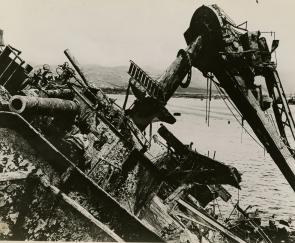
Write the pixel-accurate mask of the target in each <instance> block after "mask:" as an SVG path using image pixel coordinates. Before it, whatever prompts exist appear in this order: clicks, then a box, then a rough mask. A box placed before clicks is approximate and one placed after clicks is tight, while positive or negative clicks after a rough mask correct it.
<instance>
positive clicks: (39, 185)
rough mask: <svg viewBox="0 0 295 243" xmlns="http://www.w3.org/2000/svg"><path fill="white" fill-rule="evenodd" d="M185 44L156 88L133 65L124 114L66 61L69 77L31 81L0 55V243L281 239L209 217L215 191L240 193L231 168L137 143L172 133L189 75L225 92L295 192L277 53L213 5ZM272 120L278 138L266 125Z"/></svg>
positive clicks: (246, 224) (174, 148)
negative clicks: (149, 133) (172, 104)
mask: <svg viewBox="0 0 295 243" xmlns="http://www.w3.org/2000/svg"><path fill="white" fill-rule="evenodd" d="M184 37H185V40H186V42H187V45H188V46H187V48H186V49H185V50H180V51H179V53H178V55H177V57H176V59H175V61H174V62H173V63H172V64H171V65H170V66H169V67H168V69H167V70H166V71H165V73H164V74H163V75H162V76H161V77H160V78H159V79H158V80H154V79H152V78H151V77H149V76H148V75H147V74H146V73H145V72H144V71H143V70H142V69H141V68H140V67H138V66H137V65H136V64H135V63H134V62H131V65H130V68H129V71H128V73H129V75H130V76H131V79H130V81H129V86H128V90H127V91H128V93H129V91H130V89H132V91H133V93H134V95H135V97H136V100H135V101H134V104H133V105H132V106H131V108H129V109H126V102H125V104H124V106H123V108H120V107H118V106H117V105H116V104H115V103H114V101H113V100H112V99H110V98H108V97H107V96H106V95H105V94H104V93H103V92H102V90H101V89H99V88H97V87H93V86H91V85H89V80H88V79H87V78H86V77H85V75H84V73H83V71H82V69H81V67H80V66H79V64H78V63H77V61H76V60H75V59H74V58H73V56H72V55H71V54H70V52H69V51H68V50H66V51H65V55H66V56H67V58H68V59H69V61H70V62H71V64H72V66H73V68H72V67H70V66H69V65H68V64H67V63H65V64H63V65H60V66H59V67H58V68H57V73H56V74H53V73H52V72H51V71H50V68H49V67H47V66H44V67H43V69H40V70H39V71H38V72H35V73H34V74H33V75H30V76H29V73H30V72H31V71H32V67H31V66H30V65H27V64H25V62H24V61H23V60H22V59H21V58H20V56H19V55H20V51H18V50H17V49H15V48H13V47H11V46H9V45H7V46H5V48H3V49H2V51H1V53H0V84H1V86H0V87H1V102H0V105H1V106H0V107H1V112H0V116H1V119H0V125H1V126H0V127H1V128H0V132H1V138H0V139H1V141H0V148H1V149H0V153H1V163H0V169H1V176H0V188H1V190H0V193H1V195H2V197H1V199H0V212H1V214H0V215H1V217H0V220H1V231H0V235H1V239H2V240H11V239H14V240H71V241H82V240H83V241H154V242H162V241H171V242H180V241H181V242H257V241H261V242H271V241H273V240H278V239H279V238H278V237H282V236H278V234H276V233H277V231H276V229H272V228H266V229H263V228H262V227H261V226H260V225H259V222H257V221H255V220H254V219H251V218H249V216H248V214H247V213H246V212H245V211H244V210H242V209H241V208H240V207H239V205H238V204H237V205H235V209H236V210H238V211H239V212H240V213H241V214H242V215H243V216H242V217H241V218H240V219H227V221H226V222H221V221H220V220H219V219H217V218H216V215H214V213H212V212H209V211H208V210H206V208H205V207H206V206H207V205H208V203H210V202H211V201H212V200H214V199H215V198H216V197H221V198H222V199H223V200H224V201H228V200H229V199H230V197H231V195H230V194H229V193H228V192H227V191H226V190H225V188H224V187H223V186H222V185H223V184H228V185H231V186H233V187H236V188H240V186H239V183H240V182H241V176H240V173H239V172H238V171H237V169H236V168H234V167H232V166H228V165H226V164H224V163H222V162H219V161H216V160H214V159H211V158H209V157H207V156H204V155H202V154H200V153H198V152H196V151H195V150H192V149H191V148H190V147H189V146H186V145H184V144H183V143H182V142H181V141H179V140H178V139H177V138H176V137H175V136H174V135H173V134H172V133H171V132H170V131H169V130H168V129H167V128H166V127H165V126H163V125H162V126H161V127H160V129H159V130H158V133H159V135H160V136H161V137H162V141H166V143H167V145H165V146H164V144H163V142H161V141H160V138H158V139H155V140H149V139H148V138H146V137H145V136H144V133H143V132H144V130H145V129H146V128H147V127H148V125H150V124H151V123H152V122H153V121H155V120H156V119H157V120H158V121H162V122H167V123H170V124H173V123H174V122H175V121H176V119H175V118H174V116H173V115H171V114H170V113H169V111H168V110H167V109H166V108H165V105H166V104H167V102H168V101H169V99H170V98H171V96H172V95H173V94H174V92H175V91H176V89H177V88H178V87H179V86H181V87H183V88H185V87H188V85H189V82H190V76H191V67H192V66H193V67H196V68H198V69H199V70H200V71H202V73H203V74H204V76H206V77H207V78H208V79H209V80H210V82H214V84H215V85H217V89H219V90H220V91H222V92H223V90H224V91H226V93H227V95H228V97H229V99H230V100H231V101H232V102H233V103H234V105H235V106H236V108H237V109H238V111H239V113H240V114H241V116H242V117H243V119H245V120H246V121H247V122H248V123H249V124H250V126H251V127H252V129H253V131H254V132H255V134H256V136H257V137H258V138H259V139H260V141H261V143H262V144H263V145H264V146H265V148H266V150H267V151H268V153H269V154H270V155H271V157H272V158H273V160H274V162H275V163H276V164H277V166H278V167H279V168H280V170H281V172H282V174H283V175H284V176H285V178H286V179H287V181H288V182H289V184H290V185H291V187H292V188H293V189H295V180H294V172H295V168H294V166H295V165H294V157H293V154H294V150H293V149H291V147H290V144H289V143H290V139H294V121H293V118H292V115H291V113H290V110H289V107H288V104H287V102H286V97H285V94H284V91H283V87H282V85H281V82H280V79H279V76H278V73H277V71H276V66H275V64H274V63H273V62H271V53H272V52H273V51H274V49H275V48H276V46H277V44H278V43H277V41H276V40H275V41H274V42H273V46H272V49H271V50H269V49H268V46H267V44H266V39H265V38H264V37H261V36H260V32H258V31H257V32H250V31H248V30H246V29H242V28H241V27H239V26H236V25H235V24H234V22H233V21H232V20H230V18H229V17H227V16H226V15H225V14H224V13H223V11H222V10H221V9H220V8H218V7H217V6H216V5H212V6H202V7H200V8H198V9H197V10H196V11H195V13H194V14H193V17H192V20H191V23H190V26H189V28H188V29H187V31H186V32H185V34H184ZM185 76H187V81H185V82H183V80H184V78H185ZM256 76H263V77H264V78H265V81H266V85H267V88H268V92H269V96H270V97H271V99H270V98H268V99H267V98H266V97H265V96H263V95H262V90H261V87H259V86H257V85H255V82H254V78H255V77H256ZM213 77H216V79H217V80H218V81H216V80H214V78H213ZM211 85H212V83H211ZM128 93H127V95H126V101H127V98H128ZM269 108H272V109H273V111H274V115H275V118H276V123H277V126H278V129H279V132H277V131H276V128H275V126H273V124H272V123H270V122H269V120H268V119H267V117H266V115H265V113H264V111H265V110H266V109H269ZM287 130H288V132H286V131H287ZM289 132H291V135H292V136H291V137H290V136H288V134H289ZM155 151H157V152H155Z"/></svg>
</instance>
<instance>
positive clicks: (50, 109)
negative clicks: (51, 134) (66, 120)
mask: <svg viewBox="0 0 295 243" xmlns="http://www.w3.org/2000/svg"><path fill="white" fill-rule="evenodd" d="M9 109H10V111H13V112H15V113H18V114H23V113H33V114H44V115H58V114H65V115H66V114H72V115H77V114H78V113H79V110H80V106H79V104H78V103H76V102H74V101H70V100H63V99H58V98H40V97H34V96H21V95H15V96H12V97H11V99H10V100H9Z"/></svg>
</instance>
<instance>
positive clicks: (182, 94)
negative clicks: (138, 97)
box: [102, 88, 227, 100]
mask: <svg viewBox="0 0 295 243" xmlns="http://www.w3.org/2000/svg"><path fill="white" fill-rule="evenodd" d="M102 91H104V92H105V93H106V94H120V95H125V94H126V89H112V88H102ZM131 93H132V92H131ZM172 97H173V98H191V99H200V100H203V99H206V98H207V94H206V93H205V92H199V93H185V92H176V93H175V94H174V95H173V96H172ZM224 97H225V98H227V97H226V96H224ZM221 98H222V97H221V95H220V94H218V93H216V92H214V93H213V94H212V99H221Z"/></svg>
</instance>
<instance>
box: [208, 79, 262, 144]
mask: <svg viewBox="0 0 295 243" xmlns="http://www.w3.org/2000/svg"><path fill="white" fill-rule="evenodd" d="M213 83H214V85H215V87H216V89H217V90H218V92H219V94H220V95H221V97H222V100H223V101H224V103H225V105H226V106H227V108H228V109H229V111H230V112H231V113H232V115H233V116H234V118H235V119H236V120H237V122H238V123H239V124H240V126H243V124H242V122H241V121H240V120H239V119H238V118H237V116H236V115H235V114H234V112H233V111H232V109H231V108H230V106H229V105H228V104H227V102H226V101H225V98H223V95H224V92H223V91H222V90H221V88H220V87H219V86H218V85H217V83H216V82H215V81H214V82H213ZM229 103H230V104H231V105H232V106H233V104H232V103H231V102H230V101H229ZM233 108H234V109H235V110H236V111H237V108H236V107H235V106H233ZM238 114H239V115H240V116H241V117H242V115H241V113H240V112H238ZM244 129H245V132H246V133H247V134H248V135H249V136H250V137H251V138H252V139H253V140H254V141H255V142H256V143H257V145H258V146H260V147H261V148H263V149H264V146H263V145H261V144H260V143H259V142H258V141H257V139H255V137H254V136H253V135H252V134H251V133H250V132H249V131H248V130H247V129H246V128H244Z"/></svg>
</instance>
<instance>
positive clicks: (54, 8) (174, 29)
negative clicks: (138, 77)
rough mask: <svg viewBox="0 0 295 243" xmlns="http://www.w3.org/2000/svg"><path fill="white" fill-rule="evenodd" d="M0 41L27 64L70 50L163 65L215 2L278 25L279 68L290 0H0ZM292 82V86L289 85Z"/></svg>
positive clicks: (291, 62)
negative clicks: (0, 36)
mask: <svg viewBox="0 0 295 243" xmlns="http://www.w3.org/2000/svg"><path fill="white" fill-rule="evenodd" d="M0 3H1V12H0V28H2V29H4V40H5V42H6V44H11V45H13V46H15V47H17V48H19V49H21V50H22V51H23V57H25V58H26V59H27V60H29V61H30V62H32V63H33V64H41V63H49V64H56V63H62V62H63V61H64V60H65V57H64V55H63V50H64V49H66V48H69V49H70V50H71V51H72V53H73V54H74V55H75V56H76V57H77V59H78V60H79V62H80V63H81V64H99V65H104V66H117V65H128V61H129V59H133V60H134V61H135V62H137V63H139V64H140V65H149V66H152V67H156V68H158V69H163V68H165V67H166V66H167V65H169V63H170V62H171V61H172V60H173V59H174V58H175V55H176V53H177V51H178V49H180V48H185V47H186V44H185V41H184V38H183V33H184V31H185V30H186V29H187V27H188V25H189V22H190V18H191V16H192V14H193V12H194V11H195V10H196V9H197V8H198V7H200V6H201V5H203V4H211V3H216V4H218V5H219V6H220V7H222V8H223V10H224V11H225V12H226V13H227V14H228V15H229V16H230V17H231V18H232V19H233V20H234V21H235V22H236V23H242V22H244V21H245V20H248V29H250V30H262V31H270V30H272V31H276V37H277V38H278V39H280V46H279V48H278V51H277V53H278V62H279V68H280V69H281V70H283V71H284V72H292V70H293V69H294V67H295V55H294V54H295V46H294V45H295V38H294V36H295V34H294V31H295V21H294V20H295V17H294V16H295V1H294V0H281V1H279V0H259V3H258V4H257V3H256V0H215V1H208V0H207V1H201V0H26V1H23V0H9V1H7V0H0ZM294 88H295V85H294Z"/></svg>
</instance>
